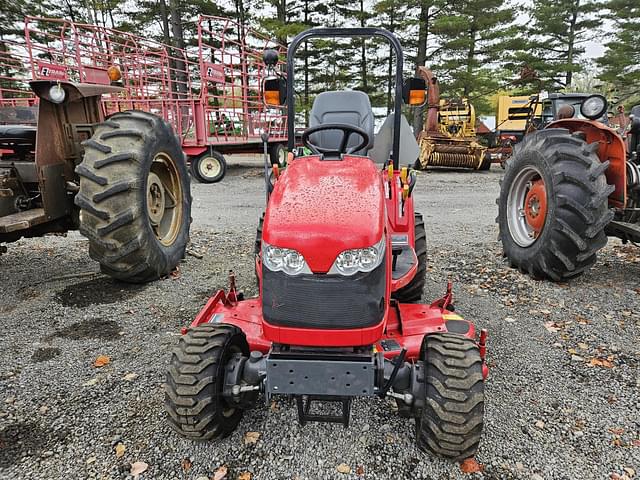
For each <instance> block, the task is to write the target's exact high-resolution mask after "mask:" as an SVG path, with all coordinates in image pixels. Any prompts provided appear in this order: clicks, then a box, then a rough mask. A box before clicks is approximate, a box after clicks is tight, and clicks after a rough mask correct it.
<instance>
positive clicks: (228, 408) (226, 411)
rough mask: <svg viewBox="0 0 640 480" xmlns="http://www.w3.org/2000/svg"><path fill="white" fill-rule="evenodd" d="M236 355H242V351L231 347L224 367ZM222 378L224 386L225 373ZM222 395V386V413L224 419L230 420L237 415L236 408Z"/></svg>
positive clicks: (219, 394)
mask: <svg viewBox="0 0 640 480" xmlns="http://www.w3.org/2000/svg"><path fill="white" fill-rule="evenodd" d="M236 353H242V350H241V349H240V348H239V347H238V346H237V345H231V347H230V348H229V350H228V353H227V354H226V355H225V356H224V358H223V361H222V365H226V364H227V362H228V361H229V359H230V358H231V356H232V355H233V354H236ZM220 378H222V379H223V382H222V383H223V384H224V378H225V376H224V373H223V374H222V375H221V376H220ZM221 394H222V386H220V391H219V392H218V398H219V399H220V413H222V416H223V417H225V418H229V417H231V416H233V414H234V413H236V408H235V407H234V406H232V405H229V404H228V403H227V401H226V400H225V398H224V397H223V396H222V395H221Z"/></svg>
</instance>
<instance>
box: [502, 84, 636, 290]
mask: <svg viewBox="0 0 640 480" xmlns="http://www.w3.org/2000/svg"><path fill="white" fill-rule="evenodd" d="M576 107H579V109H580V113H579V115H578V114H577V112H576ZM607 107H608V106H607V101H606V99H605V98H604V97H602V96H601V95H591V96H589V97H586V98H583V99H582V100H581V102H580V103H578V104H576V105H572V104H571V103H569V102H565V103H564V104H563V105H562V107H561V109H558V114H557V116H556V120H554V121H552V122H551V123H548V124H547V125H546V127H545V128H544V129H543V130H539V131H536V132H533V133H529V134H528V135H526V136H525V137H524V140H523V141H522V142H521V143H519V144H518V145H516V146H515V147H514V153H513V156H512V157H511V158H510V159H509V160H508V161H507V164H506V171H505V175H504V179H503V180H502V183H501V188H500V197H499V199H498V210H499V213H498V218H497V222H498V224H499V229H500V240H501V241H502V246H503V250H504V255H505V257H507V259H508V260H509V262H510V263H511V265H512V266H513V267H516V268H518V269H519V270H520V271H522V272H523V273H527V274H529V275H531V276H532V277H534V278H538V279H543V278H547V279H551V280H554V281H563V280H567V279H569V278H572V277H575V276H576V275H579V274H580V273H582V272H583V271H585V270H586V269H587V268H589V267H590V266H591V265H593V263H594V262H595V261H596V253H597V252H598V250H600V249H601V248H602V247H604V246H605V245H606V243H607V236H615V237H618V238H621V239H622V241H623V242H628V241H630V242H632V243H636V242H640V159H639V158H638V154H639V153H640V152H639V150H640V106H636V107H634V108H633V110H632V112H631V113H632V115H631V124H630V128H629V131H628V132H627V139H626V141H625V139H624V138H623V137H622V136H621V135H620V134H619V133H618V132H616V131H615V130H613V129H611V128H609V127H608V126H607V125H605V124H603V123H601V122H600V121H599V120H603V121H606V120H604V119H606V113H607Z"/></svg>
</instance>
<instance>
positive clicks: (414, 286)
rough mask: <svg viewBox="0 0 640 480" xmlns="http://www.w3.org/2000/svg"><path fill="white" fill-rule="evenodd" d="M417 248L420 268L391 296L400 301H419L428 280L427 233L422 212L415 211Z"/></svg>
mask: <svg viewBox="0 0 640 480" xmlns="http://www.w3.org/2000/svg"><path fill="white" fill-rule="evenodd" d="M414 219H415V225H414V232H415V239H416V243H415V249H416V256H417V257H418V268H417V270H416V274H415V276H414V277H413V278H412V279H411V281H410V282H409V283H407V284H406V285H405V286H404V287H402V288H399V289H398V290H396V291H395V292H393V293H392V294H391V298H393V299H395V300H397V301H398V302H400V303H417V302H419V301H420V299H421V298H422V291H423V290H424V284H425V282H426V281H427V278H426V275H427V233H426V231H425V228H424V219H423V218H422V214H421V213H414Z"/></svg>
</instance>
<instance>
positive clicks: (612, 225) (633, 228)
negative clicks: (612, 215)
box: [605, 220, 640, 243]
mask: <svg viewBox="0 0 640 480" xmlns="http://www.w3.org/2000/svg"><path fill="white" fill-rule="evenodd" d="M605 232H606V234H607V235H609V236H612V237H618V238H621V239H622V240H624V241H632V242H636V243H637V242H640V225H638V224H637V223H629V222H621V221H618V220H613V221H612V222H609V224H608V225H607V227H606V228H605Z"/></svg>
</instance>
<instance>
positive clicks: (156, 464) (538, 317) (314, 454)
mask: <svg viewBox="0 0 640 480" xmlns="http://www.w3.org/2000/svg"><path fill="white" fill-rule="evenodd" d="M501 174H502V171H501V170H500V169H499V168H496V167H494V169H493V170H492V171H491V172H487V173H469V172H462V173H454V172H436V173H428V174H421V175H420V179H419V180H420V183H419V185H418V187H417V188H416V190H417V192H416V209H417V210H418V211H422V212H423V213H424V214H425V220H426V223H427V238H428V241H429V264H430V268H429V278H428V282H427V287H426V289H425V293H424V299H425V300H426V301H428V300H431V299H433V298H435V297H437V296H440V295H441V294H442V293H443V292H444V289H445V284H446V280H447V278H450V279H452V280H453V281H454V282H455V294H456V296H457V311H458V312H460V313H461V314H463V315H464V316H466V317H467V318H469V319H473V320H474V321H475V322H477V324H478V325H479V326H480V327H484V328H487V329H488V330H489V364H490V367H491V373H490V377H489V380H488V383H487V387H486V390H487V411H486V418H485V431H484V437H483V441H482V443H481V447H480V451H479V453H478V457H477V459H478V461H479V462H480V463H481V464H483V465H484V473H483V474H475V476H469V475H464V474H463V473H462V472H461V471H460V468H459V467H458V465H456V464H450V463H447V462H445V461H442V460H439V459H436V458H432V457H429V456H427V455H425V454H422V453H421V452H419V451H417V450H416V449H415V448H414V440H413V436H414V425H413V422H411V421H409V420H407V419H402V418H399V417H398V416H397V414H396V413H394V412H393V410H392V408H391V405H390V403H389V402H387V401H381V400H377V399H367V400H357V401H355V402H354V405H353V408H352V418H351V426H350V428H349V429H348V430H345V429H344V428H343V427H342V426H339V425H325V424H309V425H307V426H306V427H304V428H301V427H300V426H299V425H298V424H297V422H296V413H295V409H294V406H293V405H292V404H289V403H287V402H286V401H278V402H275V403H273V404H272V405H270V406H269V407H263V406H261V407H259V408H256V409H255V410H252V411H249V412H247V413H246V415H245V417H244V419H243V421H242V423H241V424H240V427H239V429H238V430H237V431H236V432H235V433H234V434H233V435H231V436H230V437H228V438H227V439H225V440H223V441H220V442H218V443H201V444H198V443H193V442H190V441H186V440H183V439H181V438H179V437H178V436H177V435H176V434H174V433H173V432H172V431H171V430H170V428H169V426H168V424H167V422H166V421H165V418H164V411H163V401H164V400H163V399H164V397H163V390H162V383H163V380H164V372H165V367H166V365H167V362H168V360H169V353H170V350H171V348H172V346H173V345H174V344H175V343H176V341H177V335H178V332H179V329H180V327H181V326H183V325H186V324H188V322H190V321H191V319H192V318H193V317H194V316H195V315H196V313H197V312H198V311H199V309H200V308H201V307H202V306H203V305H204V303H205V301H206V299H207V298H208V296H209V295H210V294H211V293H212V292H214V291H215V290H216V289H218V288H222V287H226V284H227V272H228V270H229V269H233V270H234V271H235V272H236V273H237V275H238V278H239V283H240V286H241V288H243V289H244V291H245V293H246V294H248V295H255V294H256V293H257V292H256V291H255V285H254V278H253V273H252V268H253V263H252V262H253V258H252V250H253V240H254V234H255V233H254V232H255V226H256V222H257V219H258V216H259V214H260V212H261V210H262V208H263V203H264V193H263V180H262V177H260V172H259V171H258V170H253V169H232V170H230V172H229V174H228V177H227V178H226V179H225V180H224V181H223V182H222V183H221V184H218V185H199V184H196V185H194V188H193V193H194V204H195V207H194V208H195V210H194V223H193V228H192V245H191V247H190V249H191V251H193V252H196V255H197V256H200V255H202V258H197V257H195V256H187V258H186V259H185V261H184V262H183V263H182V265H181V266H180V272H179V275H176V276H175V277H171V278H168V279H165V280H162V281H158V282H155V283H152V284H149V285H145V286H128V285H125V284H119V283H115V282H113V281H111V280H110V279H109V278H107V277H105V276H103V275H101V274H99V273H97V266H96V265H95V264H94V263H93V262H92V261H91V260H90V259H89V257H88V254H87V242H86V241H85V240H84V239H83V238H82V237H81V236H80V235H79V234H77V233H72V234H69V235H68V236H66V237H56V236H52V237H47V238H43V239H27V240H21V241H19V242H17V243H15V244H11V245H9V251H8V254H6V255H2V256H0V269H1V271H2V274H3V275H2V280H1V286H0V329H1V332H2V333H1V334H0V335H1V337H0V478H2V479H22V478H31V479H38V480H43V479H57V478H60V479H76V478H78V479H85V478H95V479H102V478H126V477H127V476H128V475H129V471H130V465H131V464H132V463H134V462H137V461H140V462H145V463H146V464H148V468H147V470H146V471H145V472H144V473H143V474H142V476H141V477H140V478H142V479H145V478H158V479H160V478H163V479H164V478H166V479H181V480H182V479H199V480H204V479H207V478H212V477H213V476H214V474H215V472H216V471H218V472H219V474H218V476H220V474H221V471H220V467H222V466H223V465H224V466H226V468H227V472H228V473H227V476H226V477H225V478H228V479H232V480H236V479H237V478H239V477H240V478H242V480H246V479H248V478H252V479H254V480H255V479H258V480H262V479H333V478H336V479H341V480H347V479H356V478H366V479H394V480H395V479H405V478H406V479H413V478H424V479H452V478H501V479H512V478H522V479H538V480H539V479H540V478H544V479H608V478H625V476H626V478H633V477H634V476H635V477H639V476H640V473H636V472H640V379H639V369H638V365H639V362H640V288H639V287H640V282H639V279H640V261H639V260H640V249H637V248H635V247H633V246H623V245H621V244H620V243H619V242H618V241H614V240H612V241H610V243H609V246H608V247H606V249H605V250H604V251H603V252H602V254H601V255H600V257H599V261H598V263H597V265H596V266H595V268H593V269H592V270H591V271H590V272H588V273H587V274H586V275H583V276H582V277H580V278H579V279H577V280H575V281H572V282H571V283H570V284H562V285H554V284H551V283H547V282H535V281H532V280H530V279H528V278H526V277H524V276H522V275H520V274H518V273H517V272H515V271H513V270H511V269H510V268H509V267H508V266H507V265H506V264H505V263H504V262H503V260H502V258H501V254H500V248H499V245H498V243H497V242H496V233H497V230H496V226H495V224H494V218H495V216H496V206H495V203H494V199H495V197H496V196H497V192H498V179H499V177H500V175H501ZM100 355H106V356H108V357H109V359H110V363H108V364H107V365H105V366H102V367H100V368H97V367H94V366H93V365H94V362H95V361H96V359H97V358H98V356H100ZM247 432H257V434H250V435H247ZM258 434H259V436H258ZM256 439H257V440H256ZM118 455H120V456H118ZM340 464H345V465H344V466H342V467H341V468H340V469H341V470H343V471H347V470H350V473H340V472H339V471H338V469H337V467H338V465H340ZM245 472H249V473H250V474H251V475H248V474H247V473H245ZM243 474H244V476H242V475H243ZM616 475H617V477H616Z"/></svg>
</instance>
